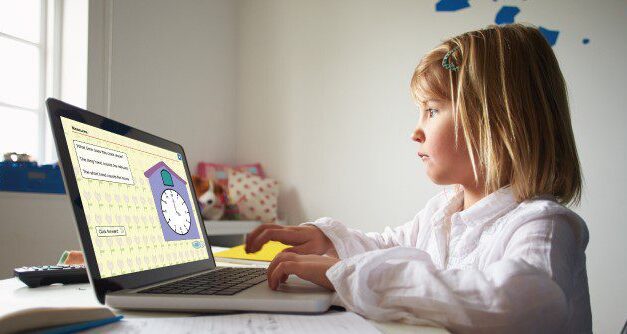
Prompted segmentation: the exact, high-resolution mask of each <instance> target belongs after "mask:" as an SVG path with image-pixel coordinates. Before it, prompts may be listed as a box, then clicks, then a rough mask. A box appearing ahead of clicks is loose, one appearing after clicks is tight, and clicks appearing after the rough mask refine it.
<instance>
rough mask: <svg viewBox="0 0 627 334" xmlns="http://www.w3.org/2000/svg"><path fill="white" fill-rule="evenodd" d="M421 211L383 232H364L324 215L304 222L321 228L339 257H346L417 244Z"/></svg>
mask: <svg viewBox="0 0 627 334" xmlns="http://www.w3.org/2000/svg"><path fill="white" fill-rule="evenodd" d="M421 212H422V211H421ZM421 212H419V213H418V214H417V215H416V216H415V217H414V219H413V220H411V221H409V222H407V223H405V224H403V225H401V226H398V227H396V228H390V227H386V228H385V230H384V231H383V233H377V232H368V233H364V232H361V231H358V230H354V229H351V228H348V227H346V226H345V225H344V224H342V223H340V222H338V221H336V220H334V219H333V218H329V217H323V218H320V219H318V220H316V221H314V222H310V223H304V224H307V225H314V226H316V227H318V228H319V229H321V230H322V232H324V234H325V235H326V236H327V237H328V238H329V239H330V240H331V242H332V243H333V245H334V246H335V250H336V252H337V255H338V257H339V258H340V259H346V258H349V257H352V256H355V255H358V254H362V253H365V252H369V251H373V250H377V249H385V248H391V247H397V246H406V247H410V246H411V245H415V244H416V238H417V237H418V226H419V224H418V221H419V219H420V218H419V217H420V216H421Z"/></svg>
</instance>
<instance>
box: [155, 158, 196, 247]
mask: <svg viewBox="0 0 627 334" xmlns="http://www.w3.org/2000/svg"><path fill="white" fill-rule="evenodd" d="M144 175H145V176H146V177H147V178H148V181H149V183H150V189H151V191H152V197H153V198H154V201H155V207H156V209H157V215H158V216H159V222H160V223H161V230H162V232H163V237H164V239H165V241H176V240H187V239H198V238H199V234H198V229H197V227H196V217H195V215H194V214H193V212H192V205H191V201H190V199H189V196H188V191H187V182H186V181H185V180H184V179H182V178H181V177H180V176H178V175H177V174H176V173H175V172H174V171H173V170H172V169H171V168H170V167H168V165H166V164H165V163H164V162H163V161H162V162H159V163H157V164H156V165H154V166H152V167H151V168H150V169H148V170H147V171H146V172H144Z"/></svg>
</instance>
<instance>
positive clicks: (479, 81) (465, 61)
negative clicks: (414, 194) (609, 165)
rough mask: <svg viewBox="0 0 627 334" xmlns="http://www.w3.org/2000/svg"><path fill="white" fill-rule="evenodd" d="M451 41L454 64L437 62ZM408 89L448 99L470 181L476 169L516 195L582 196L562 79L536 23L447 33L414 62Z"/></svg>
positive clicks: (491, 184) (490, 183) (492, 187)
mask: <svg viewBox="0 0 627 334" xmlns="http://www.w3.org/2000/svg"><path fill="white" fill-rule="evenodd" d="M453 49H455V51H453V52H452V53H451V55H450V57H449V61H450V62H451V63H452V64H454V65H457V66H459V69H458V70H457V71H451V70H447V69H445V68H444V67H443V66H442V59H443V58H444V56H445V55H446V54H447V52H449V51H450V50H453ZM411 92H412V95H413V97H414V99H415V100H418V97H419V96H428V97H431V98H436V99H440V100H444V101H447V100H450V101H451V103H452V106H453V110H454V111H455V112H454V113H453V114H454V117H453V119H454V124H455V129H456V131H455V133H456V134H457V130H458V128H459V125H460V124H461V129H462V133H463V140H464V141H465V143H466V146H467V147H468V152H469V155H470V160H471V163H472V168H473V173H474V177H475V181H476V182H479V178H480V176H481V178H482V182H484V186H485V190H486V193H492V192H494V191H496V190H497V189H499V188H501V187H504V186H508V185H509V186H511V188H512V191H513V193H514V195H515V196H516V199H517V200H518V201H520V202H521V201H524V200H527V199H531V198H534V197H536V196H539V195H545V194H550V195H553V196H555V197H556V198H557V200H558V201H559V202H560V203H562V204H569V203H573V204H578V203H579V202H580V200H581V188H582V176H581V171H580V167H579V158H578V156H577V148H576V146H575V138H574V135H573V131H572V127H571V121H570V111H569V107H568V97H567V92H566V83H565V81H564V77H563V76H562V72H561V70H560V68H559V64H558V62H557V59H556V58H555V54H554V53H553V50H552V49H551V46H550V45H549V44H548V43H547V41H546V40H545V38H544V37H543V36H542V34H541V33H540V31H539V30H538V29H537V28H535V27H533V26H528V25H522V24H509V25H502V26H496V25H491V26H488V27H487V28H486V29H481V30H476V31H471V32H467V33H465V34H462V35H459V36H456V37H453V38H451V39H449V40H447V41H444V42H443V43H442V44H441V45H439V46H437V47H436V48H435V49H433V50H431V51H430V52H428V53H427V54H426V55H425V56H424V57H423V59H422V60H421V61H420V63H419V64H418V66H417V67H416V70H415V71H414V75H413V77H412V79H411ZM456 136H457V135H456ZM455 139H456V143H457V139H458V138H457V137H456V138H455Z"/></svg>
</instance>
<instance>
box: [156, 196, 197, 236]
mask: <svg viewBox="0 0 627 334" xmlns="http://www.w3.org/2000/svg"><path fill="white" fill-rule="evenodd" d="M161 214H162V215H163V217H164V218H165V221H166V222H167V223H168V226H170V228H171V229H172V231H174V232H176V233H178V234H180V235H184V234H187V232H189V227H190V226H191V225H192V224H191V221H192V218H191V215H190V214H189V207H187V203H185V200H183V197H182V196H181V194H179V193H177V192H176V190H174V189H166V190H164V191H163V193H162V194H161Z"/></svg>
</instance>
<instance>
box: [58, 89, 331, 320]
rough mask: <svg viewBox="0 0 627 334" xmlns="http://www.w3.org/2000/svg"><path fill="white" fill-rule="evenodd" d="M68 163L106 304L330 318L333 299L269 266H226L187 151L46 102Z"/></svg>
mask: <svg viewBox="0 0 627 334" xmlns="http://www.w3.org/2000/svg"><path fill="white" fill-rule="evenodd" d="M46 106H47V109H48V116H49V118H50V124H51V127H52V134H53V136H54V139H55V144H56V147H57V152H58V156H59V165H60V166H61V169H62V174H63V179H64V181H65V186H66V190H67V194H68V195H69V199H70V201H71V205H72V209H73V211H74V216H75V218H76V226H77V228H78V234H79V237H80V241H81V246H82V249H83V252H84V255H85V262H86V266H87V272H88V275H89V280H90V282H91V285H92V286H93V288H94V291H95V294H96V297H97V298H98V301H99V302H100V303H102V304H106V305H108V306H111V307H115V308H121V309H138V310H164V311H194V312H212V311H229V310H233V311H265V312H291V313H321V312H325V311H326V310H327V309H328V308H329V307H330V305H331V299H332V293H331V292H329V291H328V290H325V289H324V288H322V287H319V286H317V285H315V284H312V283H310V282H307V281H304V280H301V279H299V278H297V277H290V278H289V279H288V281H287V282H286V283H285V284H283V285H281V286H280V288H279V289H278V290H277V291H273V290H271V289H270V288H269V287H268V285H267V282H266V271H265V269H264V268H253V267H240V268H228V267H217V266H216V262H215V260H214V257H213V254H212V252H211V247H210V245H209V240H208V238H207V233H206V230H205V225H204V223H203V220H202V217H201V216H200V210H199V207H198V203H197V199H196V195H195V193H194V191H193V189H192V184H191V177H190V172H189V167H188V165H187V160H186V157H185V152H184V151H183V147H181V145H179V144H176V143H173V142H171V141H169V140H166V139H163V138H160V137H158V136H156V135H153V134H150V133H147V132H144V131H141V130H138V129H135V128H133V127H130V126H128V125H125V124H122V123H119V122H116V121H114V120H111V119H108V118H105V117H102V116H100V115H97V114H94V113H91V112H89V111H86V110H83V109H80V108H78V107H75V106H72V105H69V104H67V103H64V102H62V101H59V100H56V99H52V98H50V99H48V100H46Z"/></svg>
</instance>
